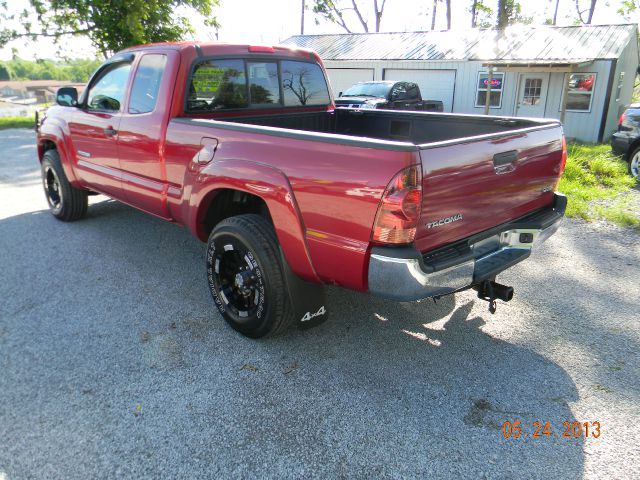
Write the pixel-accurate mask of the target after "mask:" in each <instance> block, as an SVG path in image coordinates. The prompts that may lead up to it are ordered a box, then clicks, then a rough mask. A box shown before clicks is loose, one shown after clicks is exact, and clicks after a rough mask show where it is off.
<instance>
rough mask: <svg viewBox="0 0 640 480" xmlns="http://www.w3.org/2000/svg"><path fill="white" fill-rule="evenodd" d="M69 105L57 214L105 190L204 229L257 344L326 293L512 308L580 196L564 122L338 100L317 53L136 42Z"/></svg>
mask: <svg viewBox="0 0 640 480" xmlns="http://www.w3.org/2000/svg"><path fill="white" fill-rule="evenodd" d="M57 103H58V105H57V106H54V107H51V108H50V109H49V110H48V111H47V113H46V115H45V116H43V117H42V118H41V119H40V120H39V121H38V122H37V123H38V138H37V144H38V155H39V158H40V162H41V165H42V179H43V185H44V190H45V194H46V198H47V201H48V203H49V207H50V210H51V213H52V214H53V215H54V216H55V217H57V218H59V219H60V220H64V221H72V220H78V219H80V218H82V217H83V216H84V215H85V213H86V212H87V197H88V195H92V194H95V193H101V194H105V195H108V196H109V197H112V198H115V199H117V200H119V201H122V202H124V203H127V204H129V205H131V206H134V207H136V208H138V209H140V210H143V211H145V212H148V213H150V214H152V215H155V216H157V217H159V218H162V219H164V220H167V221H170V222H174V223H177V224H180V225H184V226H186V227H188V228H189V229H190V230H191V231H192V232H193V234H194V235H196V236H197V237H198V238H199V239H201V240H202V241H204V242H208V247H207V253H206V271H207V278H208V282H209V286H210V289H211V293H212V296H213V300H214V302H215V305H216V306H217V308H218V310H219V311H220V313H221V314H222V316H223V317H224V318H225V319H226V321H227V322H228V323H229V324H230V325H231V326H232V327H233V328H235V329H236V330H238V331H240V332H241V333H243V334H245V335H247V336H250V337H261V336H264V335H267V334H273V333H277V332H281V331H283V330H284V329H286V328H287V327H288V326H290V325H294V324H297V325H299V326H306V325H315V324H318V323H320V322H321V321H323V320H325V319H326V318H327V315H328V308H327V305H326V304H325V296H324V287H323V285H340V286H342V287H345V288H350V289H353V290H358V291H361V292H370V293H371V294H373V295H378V296H382V297H386V298H389V299H393V300H397V301H413V300H418V299H422V298H427V297H439V296H442V295H447V294H451V293H454V292H457V291H460V290H463V289H466V288H472V287H473V288H476V289H477V290H478V295H479V296H480V297H481V298H485V299H487V300H489V301H490V302H491V304H492V305H495V300H496V299H502V300H510V299H511V296H512V295H513V290H512V289H511V288H509V287H506V286H504V285H500V284H498V283H496V282H495V278H496V275H497V274H498V273H500V272H501V271H503V270H505V269H506V268H508V267H510V266H512V265H514V264H515V263H517V262H519V261H521V260H523V259H525V258H527V257H528V256H529V255H530V253H531V249H532V247H534V246H536V245H537V244H539V243H540V242H541V241H543V240H544V239H546V238H547V237H548V236H549V235H551V234H552V233H553V232H554V231H555V230H556V229H557V227H558V225H559V223H560V221H561V219H562V218H563V215H564V210H565V206H566V198H565V197H564V196H562V195H561V194H558V193H555V190H556V187H557V185H558V181H559V178H560V175H561V173H562V170H563V168H564V164H565V159H566V148H565V144H564V138H563V134H562V127H561V125H560V123H559V122H558V121H555V120H539V119H522V118H504V117H486V116H474V115H453V114H440V113H427V112H406V111H385V110H362V109H335V105H334V102H333V100H332V94H331V90H330V88H329V86H328V84H327V76H326V74H325V71H324V68H323V66H322V62H321V60H320V58H319V57H318V55H317V54H315V53H314V52H312V51H309V50H303V49H291V48H285V47H279V46H276V47H265V46H248V45H225V44H217V43H215V44H214V43H193V42H183V43H171V44H154V45H145V46H139V47H133V48H130V49H127V50H124V51H122V52H119V53H117V54H116V55H114V56H113V57H112V58H111V59H109V60H108V61H106V62H105V63H104V64H103V65H102V66H101V67H100V68H99V69H98V70H97V71H96V72H95V74H94V75H93V76H92V78H91V80H90V81H89V84H88V85H87V88H86V90H85V91H84V92H83V94H82V96H80V97H78V94H77V92H76V90H75V89H72V88H62V89H60V90H59V92H58V94H57Z"/></svg>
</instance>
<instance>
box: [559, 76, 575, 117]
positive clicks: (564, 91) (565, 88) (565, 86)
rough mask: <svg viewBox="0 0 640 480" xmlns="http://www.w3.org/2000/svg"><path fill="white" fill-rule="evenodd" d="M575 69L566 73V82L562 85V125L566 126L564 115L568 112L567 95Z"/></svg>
mask: <svg viewBox="0 0 640 480" xmlns="http://www.w3.org/2000/svg"><path fill="white" fill-rule="evenodd" d="M572 71H573V69H571V70H569V71H568V72H565V74H564V75H565V78H564V82H563V84H562V103H561V104H560V123H562V124H563V125H564V114H565V113H566V111H567V93H568V92H569V81H570V80H571V72H572Z"/></svg>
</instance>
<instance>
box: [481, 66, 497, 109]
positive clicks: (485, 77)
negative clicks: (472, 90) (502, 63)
mask: <svg viewBox="0 0 640 480" xmlns="http://www.w3.org/2000/svg"><path fill="white" fill-rule="evenodd" d="M488 84H489V73H488V72H479V73H478V90H477V93H476V107H484V106H485V103H486V101H487V85H488ZM503 86H504V73H496V72H494V73H493V75H492V77H491V95H490V97H489V107H490V108H500V107H501V106H502V88H503Z"/></svg>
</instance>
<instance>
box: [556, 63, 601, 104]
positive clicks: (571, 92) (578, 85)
mask: <svg viewBox="0 0 640 480" xmlns="http://www.w3.org/2000/svg"><path fill="white" fill-rule="evenodd" d="M568 75H569V78H568V80H569V88H568V90H567V111H568V112H590V111H591V101H592V100H593V89H594V87H595V85H596V74H595V73H571V74H568ZM564 81H565V82H566V81H567V77H566V76H565V78H564ZM560 105H561V107H560V108H562V103H561V104H560Z"/></svg>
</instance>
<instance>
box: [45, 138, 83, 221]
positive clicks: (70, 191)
mask: <svg viewBox="0 0 640 480" xmlns="http://www.w3.org/2000/svg"><path fill="white" fill-rule="evenodd" d="M41 173H42V186H43V187H44V194H45V197H46V199H47V204H48V205H49V211H50V212H51V214H52V215H53V216H54V217H56V218H57V219H58V220H62V221H63V222H73V221H75V220H79V219H81V218H82V217H84V216H85V214H86V213H87V206H88V204H89V201H88V197H87V195H88V194H87V191H86V190H81V189H79V188H75V187H74V186H73V185H71V184H70V183H69V180H68V179H67V176H66V175H65V174H64V170H63V168H62V164H61V163H60V156H59V155H58V152H56V151H55V150H47V151H46V152H44V155H43V156H42V165H41Z"/></svg>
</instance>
